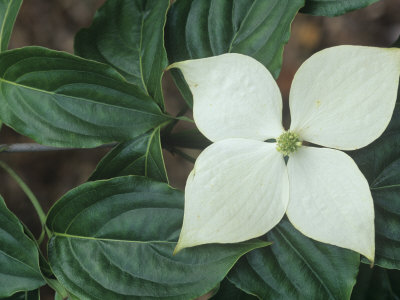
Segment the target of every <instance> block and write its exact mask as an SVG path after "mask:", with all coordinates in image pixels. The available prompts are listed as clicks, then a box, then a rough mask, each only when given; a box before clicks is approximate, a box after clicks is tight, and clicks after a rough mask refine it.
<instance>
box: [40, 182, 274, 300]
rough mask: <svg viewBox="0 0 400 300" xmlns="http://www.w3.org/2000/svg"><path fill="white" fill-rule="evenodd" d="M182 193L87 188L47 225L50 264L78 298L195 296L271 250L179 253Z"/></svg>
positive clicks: (66, 200) (100, 185)
mask: <svg viewBox="0 0 400 300" xmlns="http://www.w3.org/2000/svg"><path fill="white" fill-rule="evenodd" d="M182 218H183V194H182V193H181V192H179V191H177V190H175V189H172V188H171V187H169V186H168V185H167V184H165V183H159V182H155V181H152V180H150V179H148V178H146V177H140V176H127V177H117V178H114V179H111V180H103V181H96V182H89V183H86V184H84V185H82V186H80V187H78V188H76V189H74V190H72V191H70V192H69V193H67V194H66V195H65V196H64V197H63V198H61V200H59V201H58V202H57V203H56V204H55V205H54V207H53V208H52V209H51V211H50V213H49V216H48V219H47V226H48V227H49V228H50V229H51V231H52V232H53V233H54V235H53V237H52V238H51V240H50V244H49V259H50V264H51V267H52V269H53V271H54V274H55V275H56V277H57V278H58V279H59V280H60V282H61V283H62V284H63V285H64V286H65V287H66V288H67V289H68V290H70V291H71V292H72V293H74V294H75V295H76V296H78V297H79V298H80V299H92V300H93V299H155V298H161V299H174V300H175V299H177V300H179V299H185V300H186V299H193V298H195V297H198V296H201V295H203V294H206V293H207V292H208V291H210V290H211V289H213V288H214V287H215V286H216V285H217V284H218V283H219V282H220V281H221V280H222V279H223V278H224V277H225V275H226V273H227V272H228V271H229V269H230V268H231V267H232V266H233V264H234V263H235V262H236V261H237V259H238V258H239V257H240V256H242V255H243V254H245V253H246V252H248V251H250V250H252V249H255V248H259V247H263V246H265V245H268V243H265V242H262V241H250V242H246V243H239V244H233V245H205V246H200V247H194V248H189V249H184V250H182V251H181V252H179V253H178V254H177V255H175V256H173V255H172V252H173V250H174V248H175V245H176V241H177V238H178V235H179V232H180V228H181V225H182Z"/></svg>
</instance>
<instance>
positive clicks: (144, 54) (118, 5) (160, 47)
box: [75, 0, 169, 106]
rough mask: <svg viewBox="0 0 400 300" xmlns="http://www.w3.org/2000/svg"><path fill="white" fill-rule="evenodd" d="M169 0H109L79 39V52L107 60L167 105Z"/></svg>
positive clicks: (76, 50)
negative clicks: (163, 87)
mask: <svg viewBox="0 0 400 300" xmlns="http://www.w3.org/2000/svg"><path fill="white" fill-rule="evenodd" d="M168 6H169V1H168V0H109V1H107V2H106V3H105V4H104V5H103V6H102V7H101V8H100V9H99V10H98V12H97V14H96V16H95V18H94V21H93V24H92V25H91V27H90V28H88V29H83V30H81V31H80V32H79V33H78V34H77V36H76V39H75V52H76V54H78V55H79V56H82V57H84V58H88V59H93V60H96V61H99V62H104V63H107V64H109V65H111V66H113V67H115V68H117V69H118V70H119V71H120V72H121V73H122V74H123V75H124V76H125V78H126V79H127V80H128V81H129V82H131V83H133V84H135V85H137V86H139V87H140V88H141V89H142V90H143V91H144V92H145V93H146V94H148V95H150V96H151V97H153V98H154V99H155V100H156V101H157V103H159V104H160V105H161V106H163V105H164V104H163V98H162V90H161V76H162V74H163V70H164V69H165V67H166V66H167V55H166V52H165V48H164V24H165V19H166V14H167V9H168Z"/></svg>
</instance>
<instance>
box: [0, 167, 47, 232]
mask: <svg viewBox="0 0 400 300" xmlns="http://www.w3.org/2000/svg"><path fill="white" fill-rule="evenodd" d="M0 167H1V168H3V169H4V170H5V171H6V172H7V173H8V174H9V175H10V176H11V177H12V178H13V179H14V180H15V181H16V182H17V183H18V185H19V186H20V188H21V189H22V190H23V191H24V193H25V194H26V196H27V197H28V198H29V200H30V201H31V203H32V205H33V207H34V208H35V210H36V213H37V215H38V217H39V219H40V223H41V225H42V228H45V223H46V214H45V213H44V211H43V209H42V207H41V206H40V203H39V201H38V199H37V198H36V196H35V195H34V194H33V192H32V191H31V189H30V188H29V187H28V186H27V185H26V183H25V182H24V181H23V180H22V179H21V177H19V176H18V175H17V173H15V171H14V170H13V169H11V168H10V167H9V166H8V165H7V164H6V163H5V162H3V161H0ZM46 232H47V234H48V235H49V236H50V232H49V231H48V230H47V229H46ZM39 239H42V240H43V238H42V237H40V238H39Z"/></svg>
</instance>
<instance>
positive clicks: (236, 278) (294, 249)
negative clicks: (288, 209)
mask: <svg viewBox="0 0 400 300" xmlns="http://www.w3.org/2000/svg"><path fill="white" fill-rule="evenodd" d="M266 237H267V239H268V240H269V241H271V242H272V243H273V244H272V246H270V247H267V248H263V249H258V250H255V251H252V252H251V253H249V254H247V255H246V256H245V257H243V258H242V259H241V260H240V261H239V263H238V264H237V265H236V266H235V267H234V268H233V270H232V271H231V272H230V273H229V275H228V278H229V280H230V281H232V282H233V283H234V284H235V285H236V286H237V287H239V288H240V289H242V290H244V291H246V292H247V293H250V294H254V295H257V297H259V298H260V299H338V300H343V299H349V298H350V295H351V291H352V288H353V286H354V284H355V282H356V276H357V272H358V266H359V263H360V256H359V255H358V254H357V253H355V252H352V251H350V250H346V249H341V248H338V247H335V246H331V245H327V244H323V243H320V242H316V241H314V240H311V239H309V238H307V237H305V236H304V235H302V234H301V233H300V232H298V231H297V230H296V229H295V228H294V227H293V226H292V225H291V224H290V222H289V221H288V220H286V219H283V220H282V221H281V222H280V223H279V224H278V225H277V227H275V228H274V229H273V230H272V231H270V232H269V233H268V234H267V236H266Z"/></svg>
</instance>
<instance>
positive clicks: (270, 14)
mask: <svg viewBox="0 0 400 300" xmlns="http://www.w3.org/2000/svg"><path fill="white" fill-rule="evenodd" d="M303 5H304V0H178V1H176V2H175V3H174V4H173V5H172V7H171V9H170V11H169V13H168V19H167V25H166V33H165V37H166V39H165V41H166V48H167V54H168V59H169V62H170V63H173V62H177V61H183V60H187V59H196V58H205V57H209V56H215V55H219V54H223V53H229V52H234V53H241V54H246V55H249V56H252V57H253V58H255V59H257V60H258V61H259V62H261V63H262V64H264V65H265V66H266V67H267V68H268V69H269V71H270V72H271V73H272V74H273V76H274V77H275V78H276V77H278V75H279V72H280V68H281V64H282V52H283V46H284V45H285V44H286V43H287V41H288V40H289V35H290V25H291V22H292V20H293V18H294V16H295V15H296V13H297V11H298V10H299V9H300V7H302V6H303ZM172 74H173V76H174V80H175V82H177V85H178V87H179V89H180V90H181V92H182V94H183V96H184V97H185V100H186V101H187V102H188V104H189V105H192V98H191V94H190V91H189V90H188V88H187V86H186V85H185V83H184V82H182V77H181V75H180V73H178V72H177V71H175V72H174V71H173V72H172Z"/></svg>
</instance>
